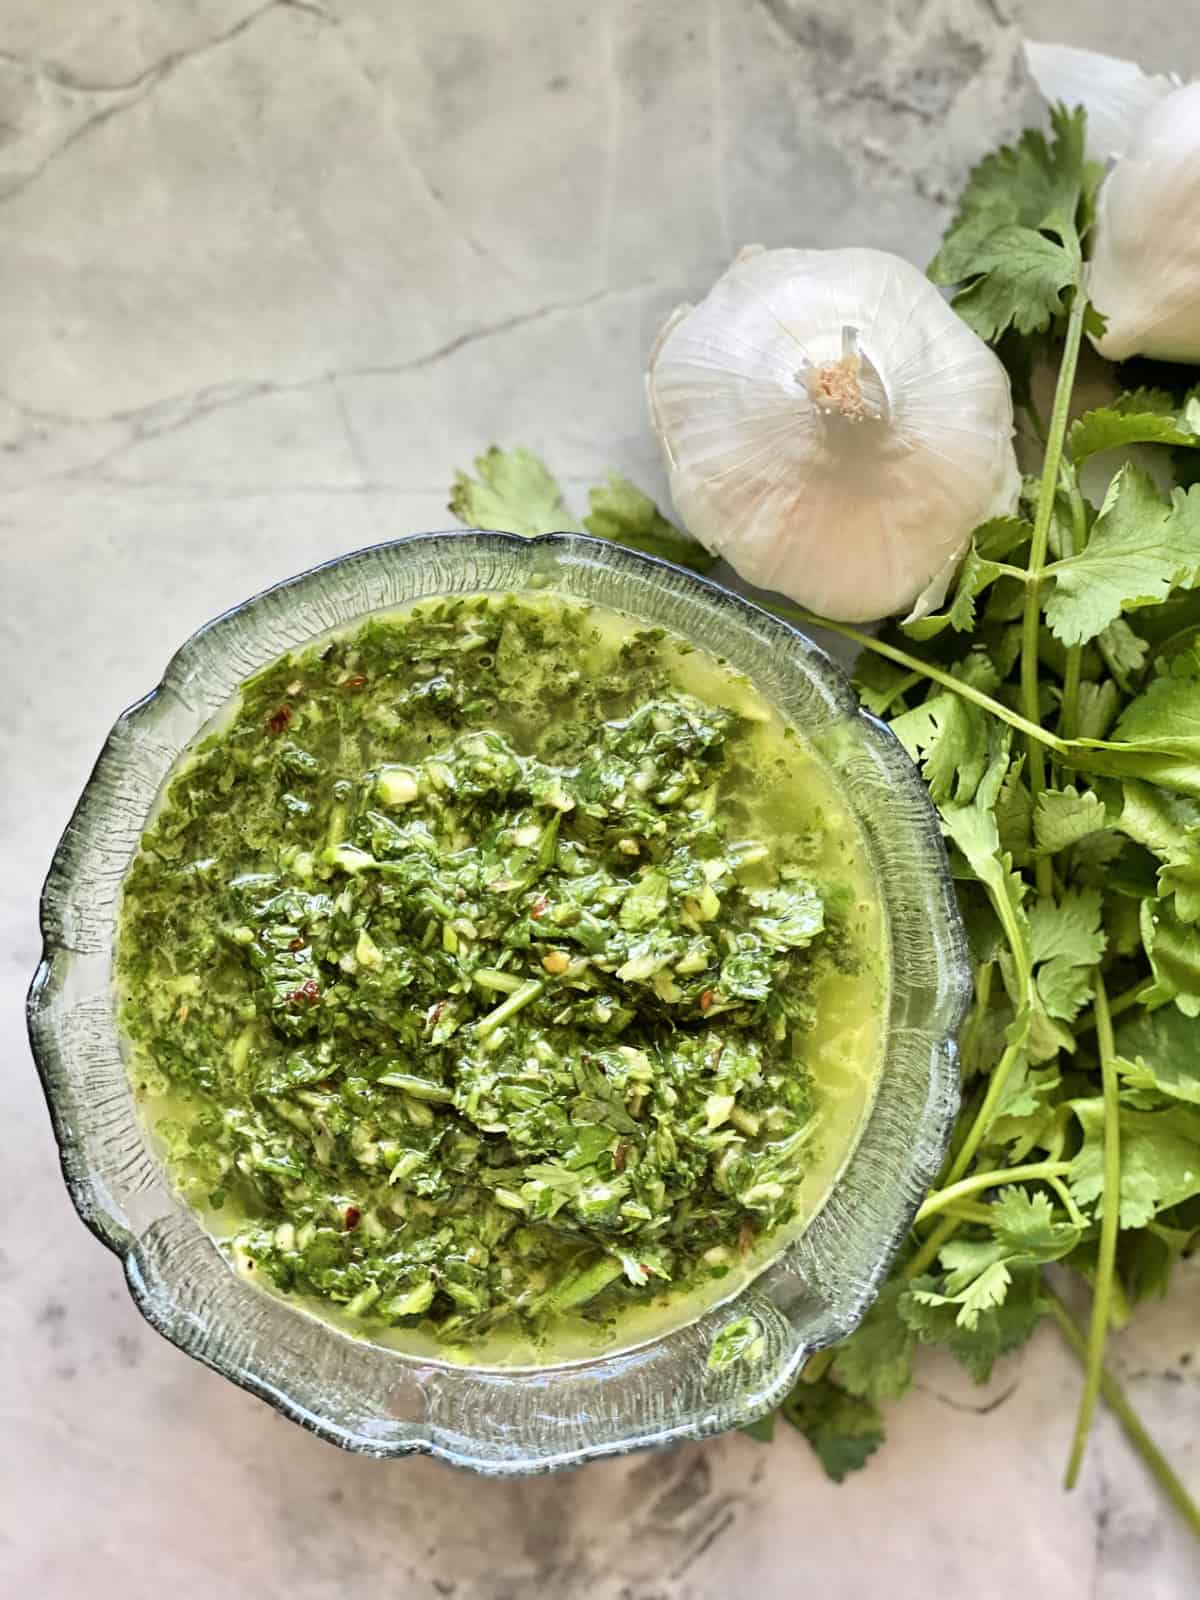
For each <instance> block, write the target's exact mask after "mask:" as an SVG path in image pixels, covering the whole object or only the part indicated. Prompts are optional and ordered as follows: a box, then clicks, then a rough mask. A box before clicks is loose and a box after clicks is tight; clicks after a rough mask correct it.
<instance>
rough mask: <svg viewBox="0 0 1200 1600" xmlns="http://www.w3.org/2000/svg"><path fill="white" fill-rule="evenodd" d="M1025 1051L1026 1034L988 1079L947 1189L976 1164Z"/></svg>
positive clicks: (1012, 1045)
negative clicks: (980, 1149) (1013, 1073)
mask: <svg viewBox="0 0 1200 1600" xmlns="http://www.w3.org/2000/svg"><path fill="white" fill-rule="evenodd" d="M997 909H999V908H997ZM1002 920H1003V919H1002ZM1005 932H1006V934H1007V935H1008V940H1009V944H1010V946H1011V948H1012V949H1013V950H1016V949H1017V948H1018V945H1017V943H1016V942H1015V940H1014V937H1013V933H1012V930H1011V929H1009V928H1008V927H1007V925H1006V926H1005ZM1024 1048H1025V1034H1024V1033H1023V1034H1022V1035H1021V1037H1020V1038H1018V1039H1013V1040H1012V1041H1011V1042H1010V1043H1009V1044H1007V1045H1006V1046H1005V1048H1004V1054H1003V1055H1002V1056H1001V1057H1000V1059H999V1061H998V1062H997V1063H996V1067H995V1070H994V1072H993V1073H992V1075H991V1077H990V1078H989V1079H988V1086H987V1091H986V1093H985V1094H984V1097H983V1099H982V1100H981V1101H980V1104H979V1110H978V1111H977V1112H976V1113H975V1118H974V1121H973V1122H972V1123H971V1127H970V1129H969V1131H968V1133H967V1137H966V1138H965V1139H964V1140H963V1142H962V1144H961V1145H959V1147H958V1154H957V1155H956V1156H955V1157H954V1160H953V1161H952V1162H951V1164H950V1171H949V1172H948V1173H947V1174H946V1184H947V1186H950V1185H953V1184H955V1183H957V1182H958V1180H959V1179H960V1178H961V1177H962V1175H963V1173H964V1172H966V1170H967V1168H968V1167H969V1166H970V1165H971V1162H972V1161H974V1159H975V1153H976V1151H977V1150H978V1149H979V1146H980V1145H981V1144H982V1143H983V1138H984V1135H985V1134H986V1133H987V1131H988V1129H989V1128H990V1127H991V1125H992V1121H993V1119H994V1117H995V1115H996V1111H997V1109H998V1107H999V1105H1000V1102H1001V1100H1002V1099H1003V1098H1004V1091H1005V1089H1007V1087H1008V1080H1009V1077H1010V1076H1011V1074H1012V1070H1013V1068H1014V1067H1015V1066H1016V1064H1017V1061H1018V1059H1019V1058H1020V1055H1021V1051H1022V1050H1023V1049H1024ZM939 1192H940V1193H945V1190H941V1191H939Z"/></svg>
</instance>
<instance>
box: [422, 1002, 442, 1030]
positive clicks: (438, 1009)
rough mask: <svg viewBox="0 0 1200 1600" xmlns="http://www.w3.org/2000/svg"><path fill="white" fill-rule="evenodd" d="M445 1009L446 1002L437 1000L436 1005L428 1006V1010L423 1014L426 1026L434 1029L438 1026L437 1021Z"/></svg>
mask: <svg viewBox="0 0 1200 1600" xmlns="http://www.w3.org/2000/svg"><path fill="white" fill-rule="evenodd" d="M445 1009H446V1002H445V1001H444V1000H439V1001H438V1003H437V1005H435V1006H430V1008H429V1010H428V1011H427V1012H426V1013H425V1021H426V1024H427V1025H428V1026H429V1027H431V1028H436V1027H437V1025H438V1021H439V1019H440V1018H441V1015H442V1012H443V1011H444V1010H445Z"/></svg>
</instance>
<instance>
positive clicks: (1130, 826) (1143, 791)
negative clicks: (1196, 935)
mask: <svg viewBox="0 0 1200 1600" xmlns="http://www.w3.org/2000/svg"><path fill="white" fill-rule="evenodd" d="M1123 796H1124V804H1123V806H1122V809H1121V815H1120V818H1119V820H1118V822H1117V824H1116V826H1117V827H1118V828H1119V829H1120V830H1121V832H1122V833H1124V834H1127V835H1128V836H1129V837H1130V838H1131V839H1135V840H1136V841H1137V842H1138V844H1140V845H1144V846H1145V848H1146V849H1147V850H1151V851H1153V853H1154V854H1155V855H1156V856H1157V857H1158V858H1159V861H1160V862H1161V866H1160V867H1159V869H1158V893H1159V896H1160V898H1165V897H1166V896H1168V895H1171V894H1174V896H1175V914H1176V916H1177V917H1179V919H1180V920H1181V921H1183V922H1200V805H1197V804H1196V802H1195V801H1193V800H1188V799H1184V798H1183V797H1181V796H1178V795H1172V794H1168V793H1166V792H1165V791H1164V790H1162V789H1158V788H1155V787H1153V786H1152V785H1150V784H1146V783H1136V782H1129V783H1126V784H1125V785H1124V787H1123Z"/></svg>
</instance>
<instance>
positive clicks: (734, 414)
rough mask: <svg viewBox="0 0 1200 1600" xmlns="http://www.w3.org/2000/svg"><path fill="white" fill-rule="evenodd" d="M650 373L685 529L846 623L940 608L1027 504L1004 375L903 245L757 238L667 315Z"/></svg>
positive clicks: (759, 580) (754, 575)
mask: <svg viewBox="0 0 1200 1600" xmlns="http://www.w3.org/2000/svg"><path fill="white" fill-rule="evenodd" d="M647 383H648V389H649V395H650V406H651V411H652V413H653V418H654V425H655V428H656V430H657V432H658V436H659V439H660V441H661V443H662V446H663V450H664V453H665V455H666V459H667V464H668V467H669V470H670V474H671V494H672V497H673V499H674V502H675V505H676V508H677V509H678V511H679V513H680V515H681V517H682V518H683V520H684V522H685V523H686V525H687V527H688V528H689V530H690V531H691V532H692V533H693V534H694V535H695V536H696V537H697V538H698V539H699V540H701V542H702V543H704V544H705V545H706V546H707V547H708V548H709V549H710V550H713V551H716V552H717V553H719V554H720V555H722V556H724V557H725V558H726V559H727V560H728V561H729V562H730V564H731V565H732V566H733V567H734V569H735V570H736V571H737V572H738V573H739V574H740V575H741V576H742V577H743V578H745V579H747V580H748V581H749V582H751V583H754V584H757V585H758V586H760V587H762V588H767V589H774V590H778V591H779V592H781V593H782V594H785V595H787V596H788V597H789V598H790V599H792V600H794V601H797V602H798V603H800V604H802V605H805V606H808V607H810V608H811V609H813V610H814V611H818V612H820V613H821V614H822V615H824V616H827V617H830V618H833V619H835V620H838V621H846V622H849V621H865V620H868V619H872V618H876V617H883V616H888V615H891V614H892V613H894V612H897V611H908V610H910V609H911V610H913V611H915V612H917V613H918V614H920V613H922V612H924V611H926V610H929V609H932V607H933V606H935V605H936V604H938V602H939V601H940V600H941V598H942V596H943V595H944V593H945V591H946V588H947V586H948V584H949V581H950V578H951V577H952V576H953V573H954V569H955V567H956V566H957V564H958V562H959V560H960V559H961V556H962V554H963V552H964V550H965V548H966V545H967V543H968V541H969V539H970V535H971V531H972V530H973V529H974V528H975V527H976V526H977V525H978V524H979V523H981V522H983V521H986V520H987V518H989V517H991V516H997V515H1003V514H1006V513H1008V512H1010V511H1011V510H1012V509H1013V508H1014V507H1015V505H1016V500H1017V494H1018V491H1019V487H1020V476H1019V473H1018V470H1017V462H1016V455H1015V453H1014V450H1013V442H1012V433H1013V416H1012V399H1011V395H1010V392H1009V384H1008V378H1007V375H1006V374H1005V371H1004V369H1003V367H1002V366H1001V364H1000V362H999V361H998V359H997V358H996V356H995V355H994V354H993V353H992V351H991V350H989V349H988V347H987V346H986V345H985V344H984V343H983V342H982V341H981V340H980V339H979V338H978V337H977V336H976V335H975V334H974V333H973V332H972V331H971V330H970V328H968V327H967V326H966V324H965V323H964V322H962V321H961V319H960V318H959V317H958V316H957V315H956V314H955V313H954V312H953V311H952V310H951V309H950V308H949V306H948V305H947V304H946V303H945V301H944V300H943V299H942V297H941V295H940V294H939V293H938V291H937V289H936V288H935V287H934V286H933V285H932V284H931V283H930V282H929V280H928V279H927V278H926V277H925V276H924V274H923V273H921V272H919V271H918V270H917V268H916V267H914V266H911V265H910V264H909V263H908V262H907V261H904V260H902V259H901V258H900V257H898V256H893V255H888V254H886V253H884V252H882V251H878V250H861V249H847V250H761V249H760V250H748V251H743V253H742V254H741V255H740V256H739V257H738V258H737V260H736V261H735V262H734V264H733V265H732V267H730V269H729V271H728V272H726V273H725V275H724V276H723V277H722V278H721V279H720V280H719V281H718V282H717V283H716V285H715V286H714V287H713V289H712V290H711V292H710V293H709V294H708V296H707V297H706V299H705V300H703V301H702V302H701V304H700V305H698V306H696V307H691V306H687V307H683V308H682V309H681V310H680V311H677V312H676V313H675V315H674V317H672V319H671V320H670V321H669V322H668V324H667V326H666V327H665V328H664V329H663V332H662V334H661V335H660V337H659V341H658V344H657V346H656V348H655V350H654V353H653V355H652V357H651V361H650V370H649V374H648V378H647Z"/></svg>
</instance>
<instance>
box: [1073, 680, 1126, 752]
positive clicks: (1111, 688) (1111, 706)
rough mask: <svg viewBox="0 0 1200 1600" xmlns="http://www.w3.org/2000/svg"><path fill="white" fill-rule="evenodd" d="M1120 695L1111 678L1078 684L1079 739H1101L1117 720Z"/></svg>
mask: <svg viewBox="0 0 1200 1600" xmlns="http://www.w3.org/2000/svg"><path fill="white" fill-rule="evenodd" d="M1120 706H1121V696H1120V691H1119V690H1118V689H1117V686H1116V684H1115V683H1114V682H1113V681H1112V680H1111V678H1105V679H1104V681H1103V682H1102V683H1081V684H1080V685H1079V715H1078V719H1077V726H1078V729H1079V737H1080V739H1081V740H1091V739H1103V738H1104V737H1105V736H1106V734H1107V733H1108V732H1109V731H1110V729H1111V728H1112V725H1113V723H1114V722H1115V721H1116V720H1117V712H1118V711H1119V710H1120Z"/></svg>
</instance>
